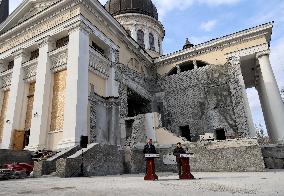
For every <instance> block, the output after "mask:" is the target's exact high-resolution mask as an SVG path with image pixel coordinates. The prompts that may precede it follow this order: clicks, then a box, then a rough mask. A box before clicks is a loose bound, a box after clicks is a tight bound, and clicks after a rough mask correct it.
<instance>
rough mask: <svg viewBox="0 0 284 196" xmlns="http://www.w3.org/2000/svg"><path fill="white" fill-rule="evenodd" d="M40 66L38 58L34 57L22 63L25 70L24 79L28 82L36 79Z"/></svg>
mask: <svg viewBox="0 0 284 196" xmlns="http://www.w3.org/2000/svg"><path fill="white" fill-rule="evenodd" d="M37 66H38V59H33V60H31V61H28V62H25V63H23V64H22V68H23V70H24V80H25V81H26V82H31V81H35V80H36V71H37Z"/></svg>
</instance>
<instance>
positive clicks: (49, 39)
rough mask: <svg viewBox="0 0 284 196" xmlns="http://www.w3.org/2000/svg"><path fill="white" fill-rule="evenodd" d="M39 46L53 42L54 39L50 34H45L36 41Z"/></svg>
mask: <svg viewBox="0 0 284 196" xmlns="http://www.w3.org/2000/svg"><path fill="white" fill-rule="evenodd" d="M36 43H37V45H38V46H39V48H42V47H44V46H46V45H47V44H55V40H54V39H53V38H52V37H51V36H46V37H44V38H42V39H40V40H38V41H36Z"/></svg>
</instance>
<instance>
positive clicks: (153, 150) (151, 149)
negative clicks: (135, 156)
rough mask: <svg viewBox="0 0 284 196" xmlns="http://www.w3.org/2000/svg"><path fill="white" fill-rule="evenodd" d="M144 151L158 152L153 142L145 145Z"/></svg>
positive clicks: (148, 152) (147, 152)
mask: <svg viewBox="0 0 284 196" xmlns="http://www.w3.org/2000/svg"><path fill="white" fill-rule="evenodd" d="M143 153H144V154H156V153H157V152H156V148H155V146H154V145H153V144H151V145H149V144H146V145H145V146H144V150H143Z"/></svg>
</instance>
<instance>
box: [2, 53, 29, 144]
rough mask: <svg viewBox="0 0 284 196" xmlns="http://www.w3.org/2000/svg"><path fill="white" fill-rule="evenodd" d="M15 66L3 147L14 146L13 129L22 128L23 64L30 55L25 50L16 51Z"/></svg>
mask: <svg viewBox="0 0 284 196" xmlns="http://www.w3.org/2000/svg"><path fill="white" fill-rule="evenodd" d="M14 56H15V57H14V67H13V74H12V81H11V87H10V95H9V101H8V109H7V114H6V120H5V125H4V130H3V142H2V147H1V148H2V149H9V148H12V142H13V141H12V139H13V138H12V137H13V131H14V130H15V129H16V130H20V129H21V128H22V127H21V118H22V117H23V116H24V115H23V114H22V113H23V112H22V108H23V107H22V105H23V102H24V101H23V100H24V90H25V82H24V80H23V79H24V71H23V69H22V64H23V63H24V62H26V61H27V59H28V57H27V55H26V53H25V52H24V50H19V51H17V52H15V53H14Z"/></svg>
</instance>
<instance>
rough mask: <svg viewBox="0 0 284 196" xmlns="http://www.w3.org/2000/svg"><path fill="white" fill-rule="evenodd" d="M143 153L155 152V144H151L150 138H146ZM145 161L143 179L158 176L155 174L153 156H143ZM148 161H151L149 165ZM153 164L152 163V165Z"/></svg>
mask: <svg viewBox="0 0 284 196" xmlns="http://www.w3.org/2000/svg"><path fill="white" fill-rule="evenodd" d="M143 153H144V154H157V152H156V148H155V146H154V145H153V144H152V139H148V140H147V144H146V145H145V146H144V149H143ZM145 161H146V171H145V174H146V176H145V178H144V179H156V178H158V177H157V176H156V174H155V164H154V158H145ZM149 162H151V164H150V165H151V167H150V166H149ZM152 164H153V165H152Z"/></svg>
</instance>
